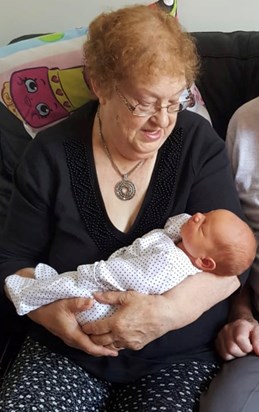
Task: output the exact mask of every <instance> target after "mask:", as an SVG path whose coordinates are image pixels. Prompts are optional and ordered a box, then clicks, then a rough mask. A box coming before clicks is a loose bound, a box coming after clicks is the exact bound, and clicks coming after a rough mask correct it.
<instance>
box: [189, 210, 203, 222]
mask: <svg viewBox="0 0 259 412" xmlns="http://www.w3.org/2000/svg"><path fill="white" fill-rule="evenodd" d="M202 218H203V214H202V213H200V212H197V213H195V214H194V215H193V216H192V219H193V221H194V222H195V223H198V222H200V221H201V220H202Z"/></svg>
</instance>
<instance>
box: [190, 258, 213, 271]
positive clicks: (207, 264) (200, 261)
mask: <svg viewBox="0 0 259 412" xmlns="http://www.w3.org/2000/svg"><path fill="white" fill-rule="evenodd" d="M194 264H195V266H197V267H198V268H199V269H201V270H204V271H205V272H211V271H212V270H215V268H216V262H215V260H214V259H212V258H211V257H210V256H208V257H206V258H196V259H195V261H194Z"/></svg>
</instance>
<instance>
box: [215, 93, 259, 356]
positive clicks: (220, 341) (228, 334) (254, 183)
mask: <svg viewBox="0 0 259 412" xmlns="http://www.w3.org/2000/svg"><path fill="white" fill-rule="evenodd" d="M226 145H227V150H228V153H229V158H230V162H231V166H232V172H233V176H234V179H235V184H236V188H237V191H238V194H239V197H240V200H241V205H242V208H243V210H244V213H245V215H246V217H247V221H248V224H249V225H250V227H251V228H252V229H253V231H254V233H255V236H256V238H257V240H258V239H259V98H257V99H255V100H252V101H250V102H248V103H247V104H245V105H244V106H242V107H241V108H240V109H238V111H237V112H236V113H235V114H234V116H233V117H232V119H231V121H230V123H229V127H228V132H227V138H226ZM249 283H250V285H251V288H250V287H249V286H246V287H245V288H244V289H243V290H242V291H241V293H240V294H238V295H236V296H235V297H234V299H233V304H232V309H231V312H230V319H229V320H230V322H229V323H228V324H227V325H226V326H225V327H224V328H223V329H222V331H221V332H220V333H219V335H218V338H217V342H216V344H217V349H218V352H219V354H220V355H221V356H222V358H223V359H225V360H231V359H233V358H235V357H242V356H245V355H247V354H248V353H250V352H252V351H254V352H255V353H256V354H257V355H259V326H258V322H257V320H256V319H255V318H254V316H253V310H254V309H252V301H253V300H254V302H255V303H257V309H258V299H259V298H258V297H259V248H257V255H256V259H255V261H254V264H253V266H252V269H251V275H250V279H249Z"/></svg>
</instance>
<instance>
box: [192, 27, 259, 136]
mask: <svg viewBox="0 0 259 412" xmlns="http://www.w3.org/2000/svg"><path fill="white" fill-rule="evenodd" d="M192 34H193V36H194V37H195V38H196V40H197V47H198V52H199V54H200V56H201V63H202V66H201V73H200V77H199V79H198V81H197V85H198V88H199V90H200V92H201V95H202V97H203V100H204V101H205V105H206V107H207V109H208V111H209V114H210V117H211V120H212V124H213V127H214V128H215V129H216V131H217V132H218V133H219V135H220V136H221V137H222V138H223V139H225V136H226V130H227V125H228V122H229V120H230V118H231V116H232V115H233V113H234V112H235V110H236V109H237V108H238V107H240V106H241V105H242V104H243V103H246V102H247V101H249V100H251V99H253V98H255V97H256V96H258V95H259V32H255V31H251V32H248V31H236V32H232V33H223V32H196V33H192Z"/></svg>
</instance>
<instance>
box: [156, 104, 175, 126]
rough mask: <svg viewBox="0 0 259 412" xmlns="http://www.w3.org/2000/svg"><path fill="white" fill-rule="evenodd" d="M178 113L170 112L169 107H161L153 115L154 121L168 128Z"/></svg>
mask: <svg viewBox="0 0 259 412" xmlns="http://www.w3.org/2000/svg"><path fill="white" fill-rule="evenodd" d="M176 116H177V113H173V114H172V113H170V114H169V113H168V111H167V107H160V109H159V110H158V111H157V112H156V113H155V114H154V115H153V116H152V121H153V123H155V124H156V125H158V126H159V127H163V128H166V127H168V126H169V124H170V123H172V121H175V119H176Z"/></svg>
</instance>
